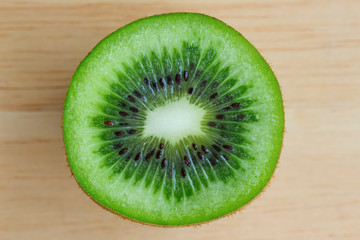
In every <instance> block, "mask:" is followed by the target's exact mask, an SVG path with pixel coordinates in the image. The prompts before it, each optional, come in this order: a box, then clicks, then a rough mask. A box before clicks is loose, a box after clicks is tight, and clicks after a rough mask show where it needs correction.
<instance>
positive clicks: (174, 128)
mask: <svg viewBox="0 0 360 240" xmlns="http://www.w3.org/2000/svg"><path fill="white" fill-rule="evenodd" d="M204 115H205V110H204V109H203V108H200V107H198V106H196V105H194V104H191V103H190V102H189V101H188V100H187V99H186V98H181V99H179V100H177V101H174V102H169V103H167V104H166V105H164V106H161V107H158V108H156V109H155V110H153V111H148V112H147V116H146V121H145V127H144V132H143V134H144V136H145V137H151V136H153V137H158V138H163V139H165V140H167V141H169V143H171V144H176V143H177V142H179V141H180V140H181V139H183V138H186V137H188V136H190V135H191V136H201V135H203V134H204V132H203V131H202V130H201V121H202V120H203V118H204Z"/></svg>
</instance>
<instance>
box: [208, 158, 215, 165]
mask: <svg viewBox="0 0 360 240" xmlns="http://www.w3.org/2000/svg"><path fill="white" fill-rule="evenodd" d="M209 161H210V163H211V165H212V166H215V165H216V161H215V160H214V159H212V158H210V159H209Z"/></svg>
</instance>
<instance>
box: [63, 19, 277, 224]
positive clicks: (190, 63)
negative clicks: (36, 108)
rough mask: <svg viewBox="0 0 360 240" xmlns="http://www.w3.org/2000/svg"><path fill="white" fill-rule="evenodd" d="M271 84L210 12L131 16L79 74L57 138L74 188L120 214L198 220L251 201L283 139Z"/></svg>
mask: <svg viewBox="0 0 360 240" xmlns="http://www.w3.org/2000/svg"><path fill="white" fill-rule="evenodd" d="M283 127H284V117H283V105H282V98H281V93H280V89H279V85H278V82H277V80H276V78H275V76H274V74H273V72H272V71H271V69H270V67H269V66H268V65H267V63H266V62H265V60H264V59H263V58H262V57H261V55H260V54H259V53H258V51H257V50H256V49H255V48H254V47H253V46H252V45H251V44H250V43H249V42H248V41H247V40H246V39H245V38H244V37H243V36H242V35H241V34H240V33H238V32H237V31H235V30H234V29H232V28H231V27H229V26H227V25H226V24H224V23H223V22H221V21H219V20H217V19H214V18H212V17H209V16H206V15H202V14H193V13H177V14H165V15H158V16H153V17H148V18H144V19H141V20H138V21H135V22H133V23H131V24H129V25H127V26H125V27H123V28H121V29H119V30H117V31H115V32H113V33H112V34H110V35H109V36H108V37H106V38H105V39H104V40H102V41H101V42H100V43H99V44H98V45H97V46H96V47H95V48H94V49H93V50H92V51H91V53H90V54H89V55H88V56H87V57H86V58H85V59H84V60H83V61H82V62H81V64H80V66H79V67H78V69H77V70H76V72H75V74H74V77H73V80H72V82H71V85H70V87H69V91H68V93H67V96H66V101H65V107H64V119H63V129H64V141H65V146H66V152H67V157H68V161H69V164H70V167H71V170H72V172H73V174H74V176H75V178H76V180H77V181H78V183H79V185H80V186H81V187H82V188H83V189H84V190H85V191H86V193H87V194H89V195H90V196H91V197H92V198H93V199H95V200H96V201H97V202H98V203H100V204H101V205H103V206H105V207H106V208H108V209H110V210H112V211H113V212H116V213H119V214H121V215H122V216H125V217H127V218H130V219H133V220H136V221H140V222H145V223H151V224H158V225H187V224H194V223H200V222H206V221H209V220H212V219H215V218H218V217H221V216H223V215H226V214H228V213H230V212H233V211H235V210H237V209H239V208H241V207H242V206H243V205H245V204H246V203H248V202H249V201H250V200H251V199H253V198H254V197H255V196H256V195H258V194H259V193H260V192H261V191H262V189H263V188H264V187H265V186H266V184H267V183H268V181H269V180H270V178H271V176H272V174H273V172H274V169H275V167H276V163H277V161H278V157H279V154H280V150H281V145H282V136H283Z"/></svg>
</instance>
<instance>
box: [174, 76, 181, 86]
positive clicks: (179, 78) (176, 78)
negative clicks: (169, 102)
mask: <svg viewBox="0 0 360 240" xmlns="http://www.w3.org/2000/svg"><path fill="white" fill-rule="evenodd" d="M175 82H176V83H177V84H179V85H180V83H181V76H180V74H176V75H175Z"/></svg>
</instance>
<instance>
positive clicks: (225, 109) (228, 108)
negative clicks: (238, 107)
mask: <svg viewBox="0 0 360 240" xmlns="http://www.w3.org/2000/svg"><path fill="white" fill-rule="evenodd" d="M230 109H231V107H229V106H228V107H224V108H223V109H222V110H224V111H227V110H230Z"/></svg>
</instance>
